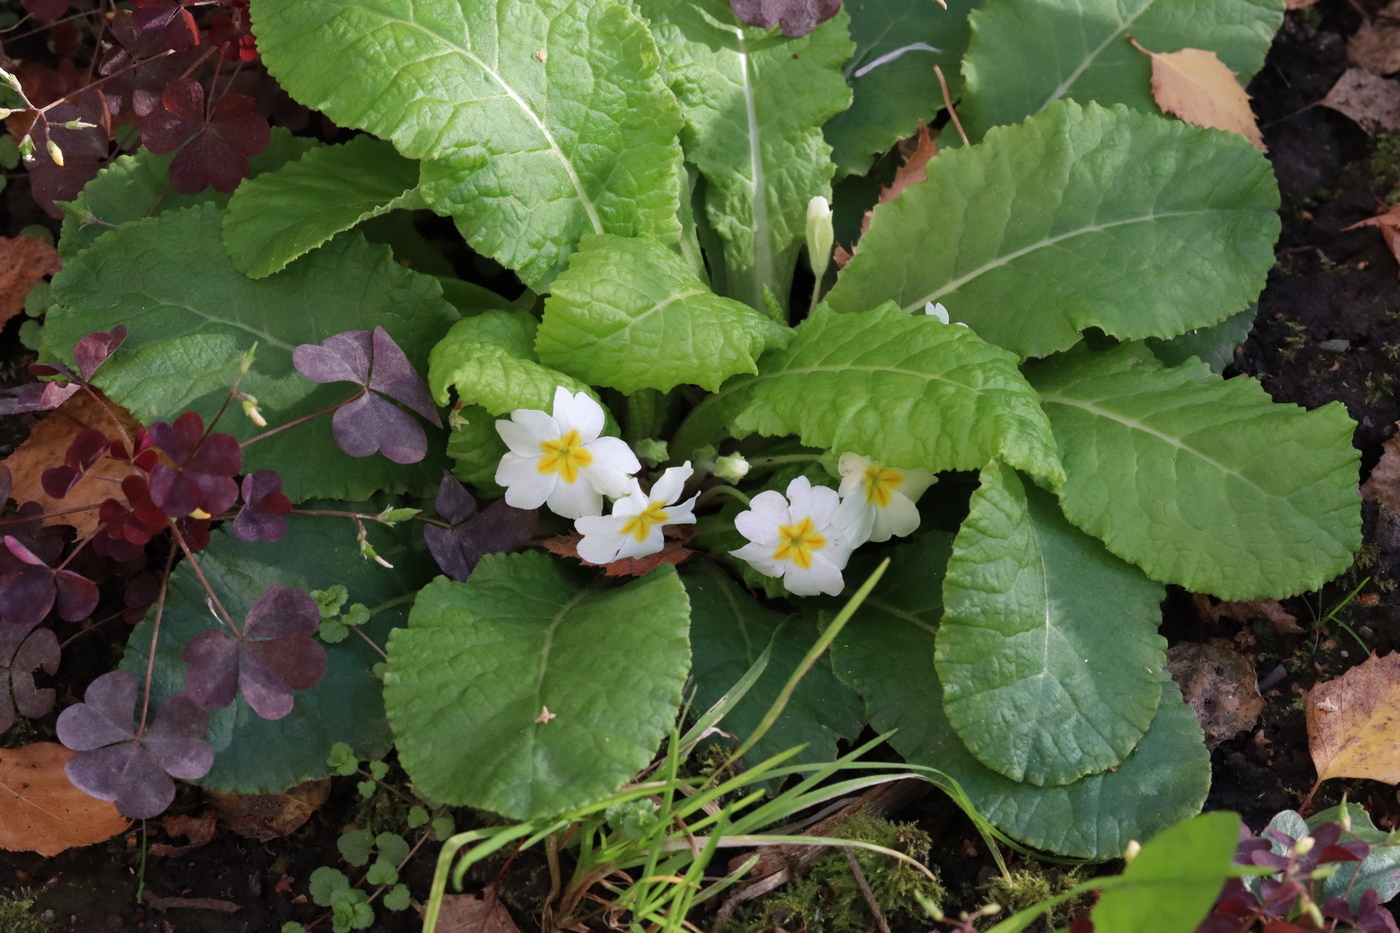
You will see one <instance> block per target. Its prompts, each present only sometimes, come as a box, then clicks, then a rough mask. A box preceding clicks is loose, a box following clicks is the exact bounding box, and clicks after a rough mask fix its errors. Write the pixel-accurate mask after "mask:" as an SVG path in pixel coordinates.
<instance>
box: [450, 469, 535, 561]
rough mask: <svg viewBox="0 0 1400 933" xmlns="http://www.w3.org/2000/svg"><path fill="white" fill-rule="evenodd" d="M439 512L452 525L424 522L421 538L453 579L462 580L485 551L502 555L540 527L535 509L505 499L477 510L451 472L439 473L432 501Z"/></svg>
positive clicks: (512, 549)
mask: <svg viewBox="0 0 1400 933" xmlns="http://www.w3.org/2000/svg"><path fill="white" fill-rule="evenodd" d="M434 505H435V506H436V507H437V510H438V514H439V515H441V516H442V517H443V518H445V519H447V520H448V521H449V522H451V523H452V527H451V528H443V527H441V526H440V525H424V526H423V539H424V540H425V541H427V542H428V551H429V552H431V553H432V555H433V559H434V560H436V561H437V563H438V566H439V567H441V568H442V572H443V573H445V574H447V576H448V577H450V578H451V579H453V580H465V579H467V577H469V576H471V573H472V571H473V570H475V569H476V565H477V564H478V563H480V562H481V559H482V558H483V557H485V556H486V555H487V554H505V553H509V552H510V551H514V550H515V549H516V548H518V547H520V546H521V545H524V544H528V543H529V542H530V539H532V538H533V537H534V536H535V529H536V528H538V527H539V523H540V516H539V512H538V511H537V510H535V509H517V508H514V507H513V506H509V505H506V503H505V500H504V499H500V500H498V501H496V502H493V503H491V504H490V505H488V506H487V507H486V508H485V509H484V510H482V511H481V512H477V511H476V500H474V499H473V498H472V495H471V493H469V492H468V491H467V488H466V487H465V486H463V485H462V484H461V483H459V482H457V480H456V479H455V478H453V476H452V474H450V473H443V474H442V482H441V483H440V484H439V485H438V493H437V498H436V499H435V500H434Z"/></svg>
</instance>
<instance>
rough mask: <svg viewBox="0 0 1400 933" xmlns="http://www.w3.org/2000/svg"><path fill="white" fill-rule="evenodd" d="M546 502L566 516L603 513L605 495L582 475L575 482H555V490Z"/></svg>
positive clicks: (579, 516)
mask: <svg viewBox="0 0 1400 933" xmlns="http://www.w3.org/2000/svg"><path fill="white" fill-rule="evenodd" d="M551 475H557V474H551ZM545 503H546V504H547V505H548V506H549V510H550V511H551V512H553V513H554V514H555V515H562V516H563V517H564V518H583V517H584V516H585V515H601V514H603V497H602V496H601V495H599V494H598V491H597V490H596V489H594V488H593V487H592V486H590V485H589V484H588V481H587V480H586V479H584V478H583V477H582V476H580V477H579V478H578V481H577V482H574V483H566V482H564V481H563V480H560V481H559V482H557V483H555V484H554V491H553V492H551V493H550V494H549V498H548V499H547V500H545Z"/></svg>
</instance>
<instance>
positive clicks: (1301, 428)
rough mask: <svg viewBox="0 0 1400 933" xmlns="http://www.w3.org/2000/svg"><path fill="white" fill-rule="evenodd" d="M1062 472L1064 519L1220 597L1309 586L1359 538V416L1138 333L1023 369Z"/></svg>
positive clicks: (1341, 565) (1338, 566) (1159, 573)
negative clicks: (1174, 357) (1173, 362)
mask: <svg viewBox="0 0 1400 933" xmlns="http://www.w3.org/2000/svg"><path fill="white" fill-rule="evenodd" d="M1027 377H1028V378H1029V379H1030V380H1031V383H1032V384H1033V385H1035V386H1036V388H1037V389H1038V390H1039V391H1040V393H1041V397H1042V399H1043V402H1044V405H1045V411H1046V413H1047V414H1048V415H1049V416H1050V423H1051V425H1052V426H1053V427H1054V430H1055V439H1056V440H1057V441H1058V442H1059V445H1060V455H1061V456H1062V457H1063V458H1064V462H1065V469H1066V472H1067V473H1068V474H1069V479H1068V480H1067V481H1066V482H1065V484H1064V485H1063V486H1062V487H1061V488H1060V489H1059V490H1058V492H1059V496H1060V505H1061V507H1062V508H1063V509H1064V512H1065V515H1066V516H1067V517H1068V518H1069V520H1070V521H1072V522H1074V523H1075V524H1076V525H1078V526H1079V527H1080V528H1083V529H1084V530H1085V531H1087V532H1089V533H1090V534H1092V535H1094V536H1096V537H1098V538H1101V539H1103V541H1104V543H1105V544H1107V545H1108V549H1109V550H1110V551H1112V552H1113V553H1115V554H1117V555H1118V556H1119V557H1121V558H1123V559H1124V560H1128V561H1132V562H1133V563H1135V564H1137V565H1138V566H1139V567H1141V568H1142V569H1143V570H1145V571H1147V573H1148V575H1149V576H1151V577H1153V578H1154V579H1157V580H1162V581H1164V582H1167V583H1179V584H1181V585H1182V586H1184V587H1186V588H1187V589H1189V590H1192V591H1193V592H1198V593H1212V594H1214V595H1216V596H1219V597H1221V598H1222V599H1231V600H1243V599H1254V598H1256V597H1261V596H1272V597H1284V596H1291V595H1293V594H1295V593H1301V592H1305V591H1307V590H1314V589H1317V588H1318V587H1320V586H1321V585H1322V584H1323V583H1325V582H1326V581H1328V580H1330V579H1332V577H1334V576H1336V575H1337V574H1339V573H1341V572H1342V571H1343V570H1345V569H1346V568H1347V567H1349V566H1351V561H1352V554H1353V552H1355V550H1356V549H1357V548H1358V547H1359V546H1360V544H1361V509H1360V502H1359V500H1358V499H1357V496H1356V476H1357V470H1358V469H1359V464H1358V458H1359V456H1360V454H1359V452H1358V451H1357V450H1356V449H1355V448H1354V447H1352V446H1351V435H1352V431H1353V430H1354V429H1355V427H1356V426H1355V424H1353V422H1352V420H1351V419H1350V418H1349V417H1348V416H1347V412H1346V408H1345V407H1343V406H1342V404H1341V403H1340V402H1334V403H1332V404H1330V405H1325V406H1323V407H1322V408H1319V409H1316V410H1314V411H1304V410H1303V409H1301V408H1299V407H1297V406H1295V405H1285V404H1275V403H1274V402H1273V401H1272V400H1271V399H1270V398H1269V396H1268V394H1267V393H1266V392H1265V391H1264V389H1263V388H1262V387H1261V386H1260V385H1259V383H1258V382H1256V381H1255V380H1253V379H1245V378H1239V379H1230V380H1222V379H1220V378H1219V377H1217V376H1215V375H1214V374H1212V373H1211V372H1210V370H1209V367H1207V366H1206V364H1204V363H1201V362H1199V361H1195V360H1193V361H1191V362H1188V363H1185V364H1183V365H1181V366H1178V367H1175V368H1171V369H1169V368H1167V367H1165V366H1163V365H1162V364H1161V363H1160V362H1158V361H1157V359H1156V357H1154V356H1153V355H1152V353H1151V352H1150V351H1149V350H1147V349H1146V348H1145V347H1142V346H1140V345H1139V346H1132V345H1130V346H1121V347H1117V348H1115V349H1113V350H1110V351H1107V352H1102V353H1094V352H1091V351H1089V350H1087V349H1084V348H1077V349H1076V350H1074V351H1072V352H1070V353H1066V354H1064V355H1063V356H1060V357H1056V358H1054V359H1050V360H1046V361H1044V362H1042V363H1039V364H1037V365H1035V366H1032V367H1030V368H1028V369H1027Z"/></svg>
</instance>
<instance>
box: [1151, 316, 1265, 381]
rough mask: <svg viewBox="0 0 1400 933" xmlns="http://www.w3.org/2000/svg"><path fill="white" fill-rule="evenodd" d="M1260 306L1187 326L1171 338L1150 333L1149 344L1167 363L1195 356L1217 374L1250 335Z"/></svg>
mask: <svg viewBox="0 0 1400 933" xmlns="http://www.w3.org/2000/svg"><path fill="white" fill-rule="evenodd" d="M1258 310H1259V308H1258V306H1257V305H1250V306H1249V307H1248V308H1245V309H1244V310H1243V311H1241V312H1239V313H1238V314H1232V315H1230V316H1229V317H1227V318H1226V319H1225V320H1223V321H1221V322H1220V323H1219V324H1212V325H1211V326H1210V327H1201V328H1198V329H1196V330H1188V331H1187V332H1186V333H1184V334H1181V335H1179V336H1176V337H1172V338H1171V339H1169V340H1163V339H1161V338H1160V337H1148V338H1147V345H1148V346H1149V347H1150V348H1151V349H1152V352H1153V354H1154V355H1156V357H1157V359H1159V360H1161V361H1162V362H1163V363H1166V364H1167V365H1168V366H1177V365H1180V364H1181V363H1185V362H1186V361H1187V360H1189V359H1191V357H1193V356H1194V357H1195V358H1196V359H1198V360H1201V361H1202V362H1204V363H1205V364H1206V365H1208V366H1210V371H1211V372H1213V373H1215V374H1216V375H1217V376H1218V375H1220V374H1221V373H1223V372H1224V371H1225V367H1227V366H1229V365H1230V364H1231V363H1233V362H1234V361H1235V350H1236V349H1238V348H1239V345H1240V344H1242V343H1244V342H1245V340H1246V339H1247V338H1248V337H1249V331H1250V329H1251V328H1253V327H1254V316H1255V314H1256V313H1257V312H1258Z"/></svg>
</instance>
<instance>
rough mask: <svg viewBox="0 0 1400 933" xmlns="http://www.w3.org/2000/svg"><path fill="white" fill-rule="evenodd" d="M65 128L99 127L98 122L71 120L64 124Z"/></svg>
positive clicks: (83, 128) (90, 128)
mask: <svg viewBox="0 0 1400 933" xmlns="http://www.w3.org/2000/svg"><path fill="white" fill-rule="evenodd" d="M63 128H64V129H65V130H95V129H97V124H96V123H88V122H87V121H86V120H69V121H68V122H67V123H65V124H63Z"/></svg>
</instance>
